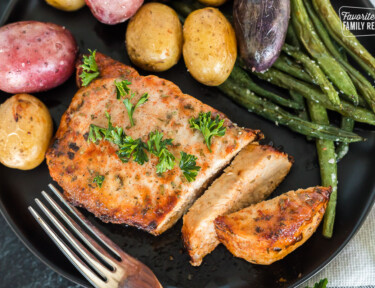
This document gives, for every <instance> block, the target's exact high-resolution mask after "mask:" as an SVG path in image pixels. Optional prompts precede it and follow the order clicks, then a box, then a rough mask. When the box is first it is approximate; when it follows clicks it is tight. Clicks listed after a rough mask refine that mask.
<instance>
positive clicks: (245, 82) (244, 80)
mask: <svg viewBox="0 0 375 288" xmlns="http://www.w3.org/2000/svg"><path fill="white" fill-rule="evenodd" d="M237 69H240V70H242V69H241V68H240V67H239V66H238V65H237V64H236V65H234V67H233V70H234V71H233V73H236V70H237ZM245 74H246V77H241V78H240V79H238V81H239V84H240V85H242V86H243V87H245V88H247V89H250V91H252V92H254V93H255V94H257V95H260V96H262V97H265V98H267V99H269V100H271V101H272V102H274V103H276V104H279V105H281V106H284V107H288V108H292V109H296V110H301V109H303V108H304V107H303V105H301V104H300V103H297V102H296V101H293V100H291V99H286V98H283V97H281V96H279V95H277V94H275V93H272V92H271V91H268V90H266V89H264V88H262V87H260V86H259V85H258V84H256V83H255V82H254V81H253V80H252V79H251V78H250V75H248V74H247V73H245Z"/></svg>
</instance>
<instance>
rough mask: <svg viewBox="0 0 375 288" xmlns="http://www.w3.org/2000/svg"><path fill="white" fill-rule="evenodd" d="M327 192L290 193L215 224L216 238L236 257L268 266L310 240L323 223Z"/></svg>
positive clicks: (323, 189) (312, 190)
mask: <svg viewBox="0 0 375 288" xmlns="http://www.w3.org/2000/svg"><path fill="white" fill-rule="evenodd" d="M330 194H331V188H330V187H329V188H327V187H312V188H308V189H305V190H304V189H299V190H297V191H290V192H288V193H285V194H283V195H280V196H279V197H276V198H273V199H271V200H268V201H263V202H261V203H258V204H255V205H252V206H250V207H248V208H245V209H243V210H241V211H238V212H235V213H233V214H230V215H226V216H220V217H218V218H217V219H216V220H215V228H216V233H217V236H218V238H219V240H220V242H221V243H223V244H224V245H225V246H226V247H227V248H228V250H229V251H230V252H231V253H232V254H233V255H234V256H236V257H240V258H243V259H245V260H247V261H249V262H251V263H255V264H263V265H269V264H272V263H273V262H275V261H277V260H280V259H282V258H284V257H285V256H286V255H288V254H289V253H291V252H292V251H294V250H295V249H297V248H298V247H299V246H301V245H302V244H303V243H305V242H306V241H307V239H309V238H310V236H311V235H312V234H313V233H314V232H315V230H316V229H317V228H318V226H319V223H320V221H321V220H322V219H323V215H324V212H325V210H326V207H327V203H328V200H329V196H330Z"/></svg>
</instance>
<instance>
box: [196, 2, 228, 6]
mask: <svg viewBox="0 0 375 288" xmlns="http://www.w3.org/2000/svg"><path fill="white" fill-rule="evenodd" d="M199 2H201V3H203V4H204V5H207V6H215V7H217V6H220V5H223V4H224V3H225V2H227V0H199Z"/></svg>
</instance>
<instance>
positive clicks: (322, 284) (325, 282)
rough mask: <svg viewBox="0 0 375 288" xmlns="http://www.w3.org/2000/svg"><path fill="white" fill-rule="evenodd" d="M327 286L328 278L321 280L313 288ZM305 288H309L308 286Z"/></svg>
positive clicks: (324, 287)
mask: <svg viewBox="0 0 375 288" xmlns="http://www.w3.org/2000/svg"><path fill="white" fill-rule="evenodd" d="M327 284H328V280H327V278H324V279H322V280H320V281H319V282H318V283H315V285H314V287H313V288H326V287H327ZM305 288H309V287H307V286H306V287H305Z"/></svg>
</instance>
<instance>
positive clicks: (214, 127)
mask: <svg viewBox="0 0 375 288" xmlns="http://www.w3.org/2000/svg"><path fill="white" fill-rule="evenodd" d="M189 123H190V128H193V129H196V130H200V131H201V132H202V134H203V137H204V142H205V143H206V145H207V148H208V150H210V152H212V151H211V141H212V137H213V136H224V135H225V131H226V128H225V127H223V125H224V120H220V118H219V115H217V116H216V118H214V119H212V118H211V112H206V113H202V112H201V113H199V117H198V118H191V119H190V120H189Z"/></svg>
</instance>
